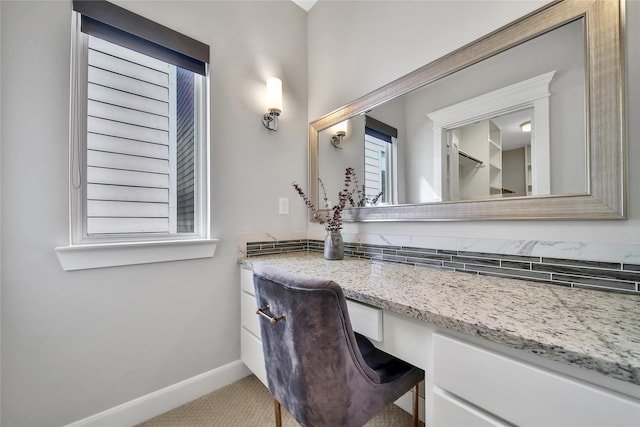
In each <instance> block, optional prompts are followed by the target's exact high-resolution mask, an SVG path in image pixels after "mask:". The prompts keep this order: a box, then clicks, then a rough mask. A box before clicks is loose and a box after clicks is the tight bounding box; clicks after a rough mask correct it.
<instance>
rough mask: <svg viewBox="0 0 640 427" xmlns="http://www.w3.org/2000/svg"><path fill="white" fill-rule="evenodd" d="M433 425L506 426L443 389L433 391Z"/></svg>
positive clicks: (437, 426)
mask: <svg viewBox="0 0 640 427" xmlns="http://www.w3.org/2000/svg"><path fill="white" fill-rule="evenodd" d="M432 411H433V418H432V420H433V425H434V426H436V427H439V426H474V427H506V426H507V424H503V423H501V422H500V421H498V420H496V419H494V418H492V417H490V416H488V415H486V414H484V413H482V412H481V411H479V410H477V409H476V408H472V407H471V406H469V405H466V404H465V403H464V402H461V401H459V400H458V399H456V398H455V397H453V396H450V395H448V394H447V393H446V392H444V391H443V390H442V389H439V388H437V387H436V388H435V389H434V391H433V409H432Z"/></svg>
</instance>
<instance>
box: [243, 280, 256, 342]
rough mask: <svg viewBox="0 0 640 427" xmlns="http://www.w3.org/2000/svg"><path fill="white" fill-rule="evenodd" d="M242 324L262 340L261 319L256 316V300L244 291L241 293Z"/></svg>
mask: <svg viewBox="0 0 640 427" xmlns="http://www.w3.org/2000/svg"><path fill="white" fill-rule="evenodd" d="M240 323H241V324H242V326H243V327H244V328H246V329H248V330H249V331H250V332H251V333H252V334H253V335H255V336H256V337H258V338H260V319H259V318H258V315H257V314H256V298H255V297H254V296H253V295H249V294H248V293H246V292H244V291H243V292H240Z"/></svg>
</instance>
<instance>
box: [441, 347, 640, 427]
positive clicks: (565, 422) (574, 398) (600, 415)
mask: <svg viewBox="0 0 640 427" xmlns="http://www.w3.org/2000/svg"><path fill="white" fill-rule="evenodd" d="M433 355H434V368H433V381H434V384H435V385H436V386H437V387H440V388H442V389H444V390H446V391H448V392H449V393H451V394H453V395H455V396H458V397H460V398H462V399H463V400H466V401H468V402H470V403H471V404H473V405H475V406H477V407H479V408H482V409H483V410H486V411H487V412H489V413H492V414H495V415H496V416H497V417H498V418H500V419H504V420H506V421H508V422H510V423H514V424H517V425H521V426H527V425H537V426H542V425H553V426H581V427H586V426H594V427H600V426H605V425H610V426H613V425H615V426H618V427H620V426H638V425H640V402H638V401H636V400H634V399H631V398H626V397H623V396H620V395H618V394H615V393H613V392H610V391H608V390H605V389H602V388H599V387H596V386H592V385H589V384H587V383H584V382H581V381H578V380H574V379H571V378H569V377H565V376H563V375H560V374H556V373H553V372H551V371H547V370H545V369H542V368H538V367H535V366H533V365H529V364H526V363H523V362H520V361H518V360H516V359H512V358H510V357H507V356H504V355H501V354H498V353H494V352H492V351H489V350H486V349H483V348H480V347H476V346H474V345H471V344H468V343H465V342H462V341H459V340H456V339H453V338H449V337H446V336H443V335H438V334H435V335H434V338H433Z"/></svg>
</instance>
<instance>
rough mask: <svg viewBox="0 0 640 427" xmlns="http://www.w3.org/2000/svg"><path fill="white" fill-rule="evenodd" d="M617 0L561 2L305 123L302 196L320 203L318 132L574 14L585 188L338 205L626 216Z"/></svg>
mask: <svg viewBox="0 0 640 427" xmlns="http://www.w3.org/2000/svg"><path fill="white" fill-rule="evenodd" d="M623 1H624V0H590V1H586V0H561V1H558V2H555V3H552V4H550V5H547V6H545V7H543V8H541V9H539V10H537V11H535V12H533V13H531V14H529V15H527V16H525V17H523V18H521V19H519V20H517V21H515V22H513V23H511V24H508V25H507V26H505V27H502V28H501V29H498V30H496V31H494V32H492V33H490V34H488V35H486V36H485V37H482V38H481V39H478V40H476V41H474V42H472V43H470V44H468V45H466V46H464V47H462V48H460V49H458V50H456V51H454V52H452V53H450V54H448V55H446V56H443V57H442V58H439V59H437V60H436V61H433V62H431V63H429V64H427V65H425V66H423V67H421V68H419V69H417V70H415V71H414V72H412V73H410V74H407V75H406V76H404V77H401V78H400V79H398V80H396V81H393V82H391V83H389V84H387V85H385V86H383V87H381V88H379V89H377V90H375V91H373V92H371V93H370V94H368V95H365V96H363V97H362V98H359V99H357V100H355V101H354V102H352V103H351V104H349V105H346V106H344V107H342V108H340V109H338V110H336V111H334V112H332V113H329V114H327V115H326V116H324V117H322V118H320V119H318V120H316V121H314V122H312V123H311V124H310V126H309V195H310V199H311V200H312V201H313V202H314V203H315V204H316V206H319V204H318V201H319V193H320V191H319V185H318V171H319V163H318V162H319V159H318V133H319V132H321V131H322V130H325V129H327V128H329V127H331V126H333V125H335V124H337V123H340V122H342V121H344V120H347V119H349V118H351V117H354V116H357V115H360V114H363V113H365V112H366V111H368V110H370V109H372V108H374V107H376V106H379V105H381V104H383V103H385V102H387V101H389V100H392V99H394V98H396V97H398V96H401V95H403V94H406V93H408V92H411V91H412V90H414V89H417V88H419V87H422V86H424V85H427V84H429V83H431V82H434V81H436V80H438V79H441V78H443V77H446V76H448V75H450V74H453V73H455V72H456V71H458V70H461V69H463V68H465V67H467V66H470V65H473V64H475V63H477V62H480V61H482V60H484V59H486V58H489V57H491V56H493V55H496V54H498V53H500V52H503V51H505V50H507V49H509V48H511V47H513V46H516V45H518V44H520V43H523V42H525V41H527V40H529V39H532V38H534V37H536V36H539V35H541V34H544V33H546V32H548V31H551V30H553V29H555V28H557V27H560V26H561V25H564V24H566V23H568V22H571V21H574V20H576V19H581V18H582V19H584V20H585V25H584V28H585V41H586V56H585V59H586V61H585V62H586V76H585V78H586V87H587V93H586V95H585V96H586V107H587V108H586V114H587V117H586V125H587V129H586V135H587V150H588V153H589V164H588V171H589V172H588V173H589V182H588V192H587V194H584V195H549V196H529V197H519V198H502V199H490V200H478V201H451V202H433V203H424V204H407V205H395V206H375V207H363V208H352V209H345V211H344V212H343V219H344V221H347V222H356V221H442V220H446V221H459V220H523V219H529V220H533V219H626V216H627V207H626V123H625V100H624V90H625V86H624V52H623V49H624V46H623V41H622V39H623V30H624V27H623V25H622V23H623V22H624V19H623V11H624V10H623Z"/></svg>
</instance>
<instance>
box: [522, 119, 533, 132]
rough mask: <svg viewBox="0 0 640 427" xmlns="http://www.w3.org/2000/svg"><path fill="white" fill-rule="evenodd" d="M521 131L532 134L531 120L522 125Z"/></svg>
mask: <svg viewBox="0 0 640 427" xmlns="http://www.w3.org/2000/svg"><path fill="white" fill-rule="evenodd" d="M520 130H522V132H531V120H527V121H526V122H524V123H520Z"/></svg>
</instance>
